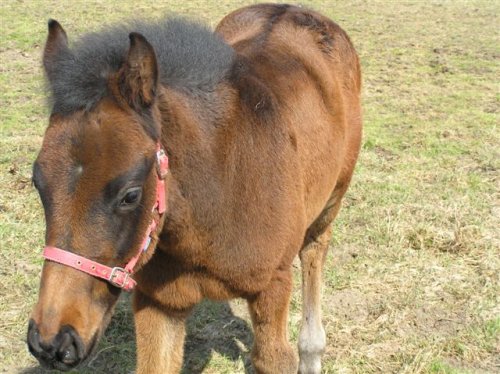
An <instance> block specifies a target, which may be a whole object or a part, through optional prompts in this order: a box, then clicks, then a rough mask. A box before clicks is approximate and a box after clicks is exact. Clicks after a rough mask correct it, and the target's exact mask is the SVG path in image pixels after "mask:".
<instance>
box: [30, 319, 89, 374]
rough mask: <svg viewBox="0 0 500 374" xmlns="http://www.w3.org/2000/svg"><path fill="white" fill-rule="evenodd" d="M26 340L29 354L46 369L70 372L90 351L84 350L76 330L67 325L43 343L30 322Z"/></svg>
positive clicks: (35, 326)
mask: <svg viewBox="0 0 500 374" xmlns="http://www.w3.org/2000/svg"><path fill="white" fill-rule="evenodd" d="M27 340H28V347H29V350H30V352H31V354H33V356H35V357H36V358H37V359H38V361H39V362H40V364H41V365H42V366H43V367H45V368H47V369H57V370H70V369H72V368H74V367H76V366H77V365H79V364H80V363H81V362H82V361H83V360H84V359H85V358H86V352H89V351H90V350H86V349H85V345H84V343H83V340H82V339H81V338H80V336H79V335H78V333H77V332H76V330H75V329H74V328H73V327H71V326H68V325H66V326H63V327H61V329H60V330H59V332H58V333H57V334H56V335H55V336H54V337H53V338H52V339H51V340H49V341H44V340H43V339H42V337H41V335H40V330H39V329H38V326H37V324H36V322H35V321H34V320H30V323H29V326H28V339H27ZM92 345H93V344H92Z"/></svg>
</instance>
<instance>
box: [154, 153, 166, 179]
mask: <svg viewBox="0 0 500 374" xmlns="http://www.w3.org/2000/svg"><path fill="white" fill-rule="evenodd" d="M156 171H157V173H158V178H160V179H165V177H166V176H167V174H168V157H167V154H166V153H165V150H164V149H163V148H160V149H159V150H158V151H157V152H156Z"/></svg>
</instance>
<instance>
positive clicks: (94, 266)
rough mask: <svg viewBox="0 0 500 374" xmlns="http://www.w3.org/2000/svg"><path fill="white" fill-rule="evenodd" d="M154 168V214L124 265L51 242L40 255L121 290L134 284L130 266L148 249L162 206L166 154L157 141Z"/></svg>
mask: <svg viewBox="0 0 500 374" xmlns="http://www.w3.org/2000/svg"><path fill="white" fill-rule="evenodd" d="M156 172H157V178H156V201H155V204H154V206H153V210H152V211H153V213H154V212H155V211H156V212H157V213H158V214H154V215H153V219H152V220H151V223H150V224H149V226H148V228H147V230H146V234H145V236H144V239H143V240H142V243H141V245H140V247H139V248H138V250H137V253H136V254H135V255H134V256H133V257H132V258H131V259H130V260H129V261H128V262H127V264H126V265H125V267H123V268H122V267H118V266H115V267H109V266H106V265H103V264H100V263H98V262H95V261H92V260H89V259H87V258H85V257H82V256H79V255H77V254H75V253H73V252H69V251H66V250H64V249H60V248H56V247H52V246H46V247H45V248H44V249H43V257H45V259H47V260H50V261H54V262H57V263H59V264H62V265H66V266H69V267H72V268H74V269H77V270H80V271H82V272H84V273H87V274H90V275H92V276H94V277H97V278H101V279H104V280H106V281H108V282H109V283H111V284H112V285H113V286H116V287H118V288H122V289H124V290H125V291H132V290H133V289H134V287H135V286H136V284H137V283H136V281H135V280H133V279H132V277H131V276H132V274H133V273H134V267H135V265H136V264H137V262H138V261H139V258H140V256H141V254H142V253H144V252H146V251H147V250H148V248H149V245H150V243H151V239H152V238H151V235H152V234H153V233H154V232H156V229H157V228H158V225H159V220H160V218H161V217H162V215H163V214H164V213H165V209H166V196H165V195H166V190H165V177H166V176H167V173H168V157H167V155H166V153H165V151H164V150H163V149H162V148H161V145H160V143H159V142H158V143H157V145H156ZM156 216H157V217H158V218H156Z"/></svg>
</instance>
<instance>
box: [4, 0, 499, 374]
mask: <svg viewBox="0 0 500 374" xmlns="http://www.w3.org/2000/svg"><path fill="white" fill-rule="evenodd" d="M134 3H135V2H132V1H124V2H118V1H93V2H90V3H89V2H83V1H74V2H72V3H71V4H69V3H68V4H61V3H59V2H52V1H31V2H28V1H14V0H6V1H4V2H3V3H2V6H1V7H0V19H1V20H2V22H1V23H0V27H1V29H2V35H3V38H2V41H1V46H0V56H1V59H0V60H1V63H0V82H1V84H2V92H1V93H0V123H1V131H0V134H1V137H0V186H1V187H0V243H1V244H0V245H1V247H2V249H1V251H0V285H1V288H0V293H1V303H0V320H1V321H2V322H1V324H0V372H8V373H12V372H18V371H19V370H25V371H24V372H29V373H36V372H39V369H36V362H35V361H34V360H33V359H32V358H31V357H30V356H29V354H28V352H27V349H26V346H25V342H24V339H25V338H24V336H25V330H26V325H27V318H28V316H29V311H30V309H31V306H32V304H33V303H34V302H35V300H36V294H37V289H38V280H39V272H40V267H41V263H42V260H41V257H40V248H41V247H42V244H43V215H42V210H41V206H40V204H39V202H38V198H37V196H36V194H35V192H34V191H33V189H32V188H31V186H30V182H29V180H30V176H31V163H32V161H33V159H34V157H35V155H36V152H37V149H38V148H39V146H40V142H41V139H42V135H43V131H44V127H45V124H46V121H47V119H46V117H47V112H46V109H45V108H44V99H43V90H42V75H41V70H40V64H39V59H40V53H41V49H40V48H41V46H42V45H43V41H44V38H45V32H46V31H45V27H46V26H45V20H46V19H47V18H49V17H52V18H56V19H58V20H60V21H61V22H62V24H63V25H64V26H65V27H66V28H67V30H68V31H69V35H70V38H71V37H74V35H75V34H78V33H80V32H84V31H86V30H91V29H92V30H93V29H96V28H98V26H99V25H100V24H101V23H102V22H103V23H109V22H112V21H114V20H120V19H124V18H128V17H131V16H133V15H136V14H141V15H143V16H144V17H156V16H160V15H161V14H163V13H164V12H170V11H172V10H174V11H177V12H179V13H184V14H188V15H193V16H197V17H198V18H202V19H204V20H205V21H207V22H209V23H210V24H212V25H214V24H215V23H216V22H217V20H218V19H220V18H221V17H222V16H223V15H224V14H226V13H227V12H228V11H230V10H231V9H235V8H237V7H238V6H240V5H241V4H242V3H241V2H239V1H238V2H237V1H228V0H222V1H219V2H205V1H202V0H196V1H190V2H181V1H170V2H169V3H168V4H159V3H157V2H153V1H152V0H148V1H141V3H140V5H134ZM303 3H304V4H305V5H308V6H311V7H313V8H316V9H318V10H320V11H322V12H324V13H325V14H327V15H329V16H330V17H332V18H333V19H335V20H336V21H337V22H338V23H340V24H341V26H343V27H344V28H345V29H346V30H347V31H348V33H349V34H350V36H351V38H352V40H353V41H354V43H355V45H356V46H357V49H358V51H359V54H360V56H361V59H362V65H363V71H364V93H363V95H364V108H365V136H364V143H363V151H362V155H361V158H360V162H359V165H358V168H357V173H356V177H355V179H354V181H353V185H352V188H351V190H350V191H349V192H348V195H347V198H346V201H345V204H344V208H343V210H342V211H341V213H340V216H339V219H338V221H337V222H336V224H335V235H334V238H333V239H332V254H331V255H330V256H329V258H328V260H327V264H326V274H325V289H324V297H323V305H324V322H325V327H326V331H327V335H328V347H327V351H326V354H325V358H324V372H325V373H495V372H500V339H499V330H500V318H499V317H500V303H499V289H500V287H499V286H500V284H499V283H500V281H499V274H500V256H499V248H500V237H499V231H498V227H499V223H500V222H499V221H500V204H499V199H498V197H499V196H498V191H499V188H498V187H499V178H498V177H499V173H498V170H499V160H500V157H499V152H498V150H499V148H498V144H499V132H498V109H499V97H500V95H499V90H498V77H499V76H500V71H499V70H500V68H499V66H500V64H499V57H500V40H499V39H500V38H499V33H498V30H497V29H498V25H499V22H498V14H499V11H500V6H499V4H500V3H498V2H488V1H478V2H445V1H443V2H441V1H433V2H425V3H424V2H417V1H414V2H383V1H375V2H364V1H354V2H349V3H347V2H346V3H333V2H330V1H319V0H316V1H304V2H303ZM297 266H298V264H297ZM296 274H297V279H296V287H295V290H296V292H295V293H294V295H293V300H292V305H291V313H290V332H291V338H292V339H293V340H296V339H297V334H298V327H299V324H300V303H301V301H300V294H299V289H300V287H299V285H300V280H299V278H298V275H299V271H296ZM132 324H133V322H132V316H131V312H130V309H129V307H128V299H127V298H125V299H124V300H123V302H122V304H121V305H120V307H119V308H118V312H117V315H116V316H115V318H114V320H113V322H112V324H111V326H110V328H109V329H108V332H107V334H106V337H105V339H104V341H103V342H102V344H101V346H100V351H99V354H98V355H97V357H96V358H95V360H94V361H93V362H91V364H90V369H86V370H83V372H88V373H94V372H102V373H104V372H105V373H124V372H127V371H131V370H133V367H134V343H133V328H132ZM188 330H189V338H188V344H187V349H186V362H187V363H186V365H185V370H184V371H185V372H186V373H191V372H201V371H202V370H203V372H205V373H243V372H245V371H249V370H250V367H249V361H248V351H249V349H250V346H251V340H252V335H251V330H250V328H249V325H248V318H247V316H246V312H245V308H244V304H243V303H242V302H241V301H236V302H233V303H231V306H230V307H229V306H228V305H227V304H218V303H211V302H206V303H204V304H202V305H201V306H200V307H199V308H197V310H196V312H195V313H194V315H193V316H192V318H191V319H190V322H189V328H188ZM31 367H35V368H34V369H29V368H31Z"/></svg>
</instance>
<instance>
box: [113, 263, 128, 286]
mask: <svg viewBox="0 0 500 374" xmlns="http://www.w3.org/2000/svg"><path fill="white" fill-rule="evenodd" d="M120 274H122V276H121V277H120ZM129 278H130V273H129V272H128V271H126V270H125V269H124V268H121V267H114V268H113V269H111V274H110V275H109V279H108V281H109V283H111V284H112V285H113V286H115V287H118V288H124V287H125V285H126V284H127V282H128V280H129Z"/></svg>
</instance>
